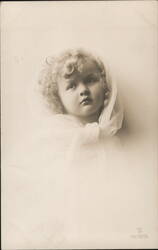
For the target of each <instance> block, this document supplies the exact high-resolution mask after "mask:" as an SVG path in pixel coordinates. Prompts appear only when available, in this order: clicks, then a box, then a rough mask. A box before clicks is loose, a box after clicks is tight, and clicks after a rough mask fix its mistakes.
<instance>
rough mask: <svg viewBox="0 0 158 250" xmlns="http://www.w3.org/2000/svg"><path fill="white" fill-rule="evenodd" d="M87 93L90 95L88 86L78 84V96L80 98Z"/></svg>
mask: <svg viewBox="0 0 158 250" xmlns="http://www.w3.org/2000/svg"><path fill="white" fill-rule="evenodd" d="M89 93H90V91H89V88H88V86H86V84H84V83H82V82H81V83H80V84H79V94H80V95H81V96H83V95H88V94H89Z"/></svg>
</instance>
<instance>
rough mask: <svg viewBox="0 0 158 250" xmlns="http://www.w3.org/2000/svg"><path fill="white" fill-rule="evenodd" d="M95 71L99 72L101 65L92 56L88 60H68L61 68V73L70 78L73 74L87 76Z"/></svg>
mask: <svg viewBox="0 0 158 250" xmlns="http://www.w3.org/2000/svg"><path fill="white" fill-rule="evenodd" d="M93 73H99V67H98V65H97V63H96V62H95V61H94V60H92V59H90V58H88V59H87V60H85V59H84V60H83V59H80V60H79V59H78V60H67V61H66V62H65V63H64V65H63V67H62V70H61V75H62V77H65V78H69V77H70V76H72V75H73V76H75V75H78V76H79V75H80V76H85V75H87V74H93Z"/></svg>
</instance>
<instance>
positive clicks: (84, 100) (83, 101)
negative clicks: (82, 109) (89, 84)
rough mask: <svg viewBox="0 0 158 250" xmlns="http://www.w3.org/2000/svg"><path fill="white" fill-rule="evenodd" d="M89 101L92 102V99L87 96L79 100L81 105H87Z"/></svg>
mask: <svg viewBox="0 0 158 250" xmlns="http://www.w3.org/2000/svg"><path fill="white" fill-rule="evenodd" d="M91 103H92V99H91V98H89V97H86V98H84V99H83V100H82V101H81V102H80V104H82V105H89V104H91Z"/></svg>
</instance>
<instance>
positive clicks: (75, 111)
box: [58, 62, 105, 118]
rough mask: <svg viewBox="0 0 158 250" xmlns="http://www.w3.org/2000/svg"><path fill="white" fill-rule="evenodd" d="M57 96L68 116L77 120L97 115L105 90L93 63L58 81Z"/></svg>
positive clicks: (88, 63)
mask: <svg viewBox="0 0 158 250" xmlns="http://www.w3.org/2000/svg"><path fill="white" fill-rule="evenodd" d="M58 89H59V96H60V98H61V101H62V103H63V105H64V107H65V109H66V111H67V113H68V114H71V115H74V116H77V117H79V118H85V117H90V116H92V115H95V114H97V113H98V112H99V111H100V109H101V107H102V106H103V103H104V96H105V88H104V84H103V80H102V78H101V75H100V72H99V70H98V69H97V67H96V65H95V63H94V62H86V63H85V64H84V65H83V69H82V72H78V71H75V72H74V73H73V74H72V75H70V76H69V77H67V78H65V77H64V76H60V77H59V80H58Z"/></svg>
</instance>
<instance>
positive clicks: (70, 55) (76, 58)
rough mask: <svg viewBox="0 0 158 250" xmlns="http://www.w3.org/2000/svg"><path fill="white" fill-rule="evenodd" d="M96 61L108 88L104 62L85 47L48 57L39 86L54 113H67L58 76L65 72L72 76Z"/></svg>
mask: <svg viewBox="0 0 158 250" xmlns="http://www.w3.org/2000/svg"><path fill="white" fill-rule="evenodd" d="M89 61H90V62H93V63H95V65H96V67H97V70H98V71H99V73H100V76H101V78H102V80H103V82H104V84H105V90H107V89H108V87H107V84H106V71H105V67H104V64H103V62H102V61H101V60H100V59H99V58H98V57H95V56H93V55H92V54H91V53H88V52H86V51H84V50H83V49H75V50H67V51H65V52H64V53H62V54H60V55H59V56H57V57H49V58H47V59H46V63H45V67H44V69H43V70H42V71H41V74H40V79H39V86H40V90H41V93H42V95H43V96H44V98H45V100H46V103H47V105H48V106H49V108H50V109H51V111H52V112H53V113H56V114H63V113H66V111H65V109H64V106H63V104H62V102H61V99H60V96H59V94H58V76H60V75H61V74H62V73H64V76H65V77H67V76H70V75H71V74H72V73H73V72H75V70H76V71H79V72H82V69H83V67H84V64H85V63H86V62H89Z"/></svg>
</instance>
